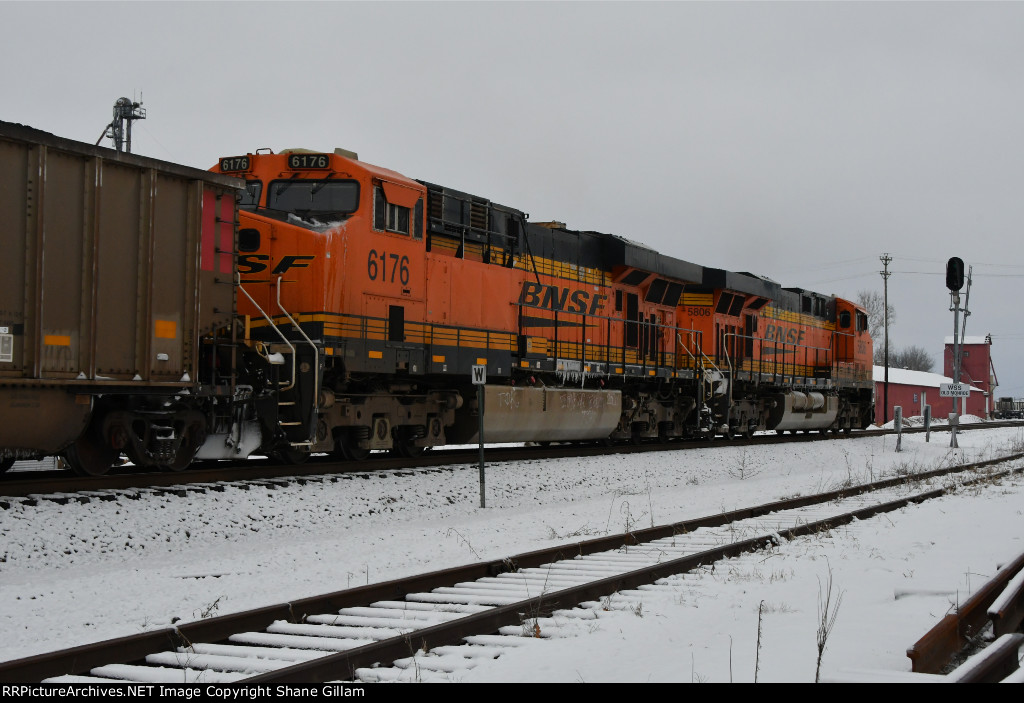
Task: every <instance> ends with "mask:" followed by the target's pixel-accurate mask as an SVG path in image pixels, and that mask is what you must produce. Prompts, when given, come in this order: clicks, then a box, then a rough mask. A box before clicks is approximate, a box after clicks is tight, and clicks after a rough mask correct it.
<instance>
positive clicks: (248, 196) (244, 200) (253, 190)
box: [238, 181, 263, 208]
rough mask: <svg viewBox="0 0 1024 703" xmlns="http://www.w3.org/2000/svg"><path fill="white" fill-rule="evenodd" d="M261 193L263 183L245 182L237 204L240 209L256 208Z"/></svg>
mask: <svg viewBox="0 0 1024 703" xmlns="http://www.w3.org/2000/svg"><path fill="white" fill-rule="evenodd" d="M261 192H263V181H246V182H245V192H243V193H242V195H241V197H240V198H239V200H238V204H239V205H240V206H241V207H249V208H254V207H258V206H259V204H260V193H261Z"/></svg>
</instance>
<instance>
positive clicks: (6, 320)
mask: <svg viewBox="0 0 1024 703" xmlns="http://www.w3.org/2000/svg"><path fill="white" fill-rule="evenodd" d="M193 174H194V175H193ZM190 176H191V177H190ZM213 179H217V180H220V181H226V179H223V178H220V177H217V176H211V175H209V174H206V173H205V172H202V171H198V170H195V169H186V168H184V167H180V166H175V165H172V164H166V165H164V164H163V162H157V161H154V160H152V159H144V158H141V157H134V156H131V155H117V154H115V153H113V152H110V151H109V150H107V149H100V148H98V147H90V146H89V145H85V144H80V143H78V142H72V141H69V140H62V139H59V138H56V137H53V136H52V135H47V134H45V133H42V132H37V131H35V130H30V129H26V128H22V127H20V126H17V125H8V124H6V123H0V184H2V186H3V187H2V189H0V191H2V196H0V197H2V198H3V200H2V201H0V203H2V209H0V218H2V219H0V227H2V232H3V241H4V253H5V255H4V257H3V261H2V263H0V267H2V268H0V279H2V280H0V327H8V328H9V329H10V330H11V333H12V334H13V336H14V338H15V340H14V341H15V343H14V353H13V358H12V360H11V361H10V362H8V363H2V362H0V374H2V375H3V376H7V377H14V378H24V379H26V380H27V379H49V380H65V381H72V382H87V381H88V382H100V383H109V382H111V381H115V382H116V381H124V382H129V383H132V382H135V383H137V382H138V381H150V380H152V381H167V382H174V383H177V382H180V379H181V378H182V376H183V374H184V373H186V372H193V371H194V369H195V366H196V364H197V363H198V361H197V357H198V354H197V351H198V344H197V340H196V335H197V332H209V331H212V330H213V329H214V328H216V327H219V326H226V325H228V324H230V320H231V311H232V308H233V299H234V291H233V287H232V286H231V280H232V276H233V273H232V271H233V262H232V260H233V257H232V254H231V251H232V248H233V242H234V240H233V236H234V190H233V189H232V188H230V187H228V186H227V185H226V183H220V184H216V185H214V184H212V183H204V182H203V181H205V180H213ZM204 189H205V190H206V195H205V196H204ZM204 199H208V200H210V201H211V202H212V204H213V206H214V212H211V213H210V215H211V216H213V220H214V222H213V227H214V229H215V231H213V232H212V233H211V234H212V235H213V237H214V238H215V240H216V245H217V247H218V254H219V256H218V257H217V259H218V261H217V266H216V267H215V270H211V271H209V272H202V274H205V275H202V274H200V272H199V271H198V261H197V259H198V250H199V246H200V236H201V231H200V230H201V218H202V217H203V210H204ZM207 209H209V208H207ZM225 245H226V246H225ZM225 260H226V261H225Z"/></svg>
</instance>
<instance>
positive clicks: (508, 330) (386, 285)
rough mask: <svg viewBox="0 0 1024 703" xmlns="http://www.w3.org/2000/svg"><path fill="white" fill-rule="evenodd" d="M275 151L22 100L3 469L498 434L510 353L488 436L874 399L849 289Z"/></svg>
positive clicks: (847, 425) (715, 426)
mask: <svg viewBox="0 0 1024 703" xmlns="http://www.w3.org/2000/svg"><path fill="white" fill-rule="evenodd" d="M263 151H264V150H260V151H259V152H257V153H255V154H246V155H244V156H235V157H227V158H223V159H221V160H220V163H219V164H218V166H217V167H215V168H214V169H212V171H213V172H212V173H211V172H203V171H197V170H195V169H188V168H185V167H181V166H177V165H174V164H167V163H165V162H160V161H157V160H154V159H147V158H144V157H138V156H134V155H131V154H119V153H115V152H113V151H111V150H109V149H103V148H100V147H93V146H90V145H85V144H80V143H77V142H71V141H69V140H63V139H59V138H56V137H53V136H52V135H46V134H44V133H40V132H37V131H35V130H29V129H27V128H22V127H20V126H17V125H8V124H6V123H0V179H3V183H4V185H5V188H3V189H0V190H2V192H3V193H4V197H5V198H6V200H5V201H4V205H5V206H4V208H2V209H0V233H2V234H3V237H4V241H5V249H7V251H8V252H10V255H8V256H6V257H5V258H4V259H3V260H0V265H2V266H3V267H4V269H3V271H0V273H3V276H0V470H2V469H6V468H9V467H10V465H11V464H12V463H13V461H14V460H15V459H18V458H28V457H40V456H46V455H61V456H63V457H65V459H66V460H67V462H68V464H69V465H70V466H71V467H72V468H73V469H75V470H76V471H77V472H79V473H83V474H102V473H105V472H106V471H107V470H109V468H110V466H111V465H112V464H114V463H116V462H117V457H118V456H119V455H120V454H124V455H126V456H127V457H128V458H129V459H130V460H131V461H132V462H133V463H134V464H135V465H136V466H138V467H142V468H146V467H153V468H163V469H171V470H180V469H183V468H185V467H187V466H188V465H189V464H190V463H191V462H192V461H193V460H195V459H210V460H213V459H227V458H242V457H246V456H249V455H252V454H270V455H272V456H274V457H276V458H278V459H281V460H285V461H290V462H299V461H302V460H303V459H304V458H305V457H307V456H309V455H310V454H311V453H317V452H331V453H337V454H338V455H340V456H343V457H346V458H348V459H360V458H363V457H365V456H367V455H368V454H369V453H370V452H371V451H374V450H390V451H394V452H397V453H400V454H402V455H406V456H414V455H417V454H419V453H421V452H423V451H424V450H426V449H428V448H430V447H434V446H440V445H444V444H461V443H470V442H474V441H476V440H477V432H478V422H479V413H480V412H481V408H480V407H478V402H477V394H476V392H475V386H474V380H477V381H480V380H484V378H483V376H484V375H485V376H486V383H485V384H484V393H483V396H484V406H483V409H482V410H483V419H484V437H485V439H486V441H488V442H526V441H531V442H551V441H601V442H613V441H644V440H653V439H660V440H669V439H674V438H684V437H710V436H715V435H724V436H727V437H732V436H733V435H736V434H740V435H749V434H751V433H752V432H754V431H756V430H765V429H768V430H771V429H774V430H776V431H780V432H781V431H786V430H790V431H799V430H805V431H806V430H819V431H822V432H824V431H833V432H838V431H841V430H842V431H849V430H850V429H852V428H860V427H865V426H866V425H867V424H868V423H869V422H870V420H871V418H872V416H873V391H872V388H873V386H872V382H871V358H872V350H871V340H870V337H869V336H868V332H867V324H866V315H865V313H864V311H863V310H862V309H860V308H858V307H857V306H855V305H854V304H853V303H851V302H849V301H846V300H842V299H839V298H835V297H832V296H823V295H819V294H816V293H812V292H809V291H804V290H800V289H794V288H789V289H784V288H781V287H780V286H779V285H778V284H777V283H775V282H773V281H771V280H769V279H766V278H761V277H758V276H754V275H751V274H746V273H733V272H728V271H723V270H720V269H712V268H705V267H702V266H699V265H696V264H692V263H689V262H686V261H682V260H679V259H675V258H672V257H669V256H665V255H663V254H659V253H658V252H655V251H653V250H651V249H649V248H647V247H645V246H643V245H641V244H637V243H635V242H633V241H630V240H628V239H625V238H623V237H619V236H615V235H610V234H602V233H599V232H580V231H572V230H569V229H567V228H566V227H565V226H564V225H562V224H561V223H557V222H548V223H532V222H529V221H528V218H527V215H525V214H524V213H523V212H522V211H520V210H516V209H514V208H510V207H505V206H502V205H498V204H495V203H493V202H491V201H489V200H486V199H484V198H479V197H476V196H473V195H469V194H467V193H464V192H460V191H456V190H452V189H450V188H446V187H442V186H438V185H434V184H432V183H427V182H423V181H416V180H412V179H409V178H406V177H404V176H402V175H401V174H399V173H396V172H394V171H390V170H387V169H383V168H379V167H376V166H372V165H370V164H367V163H364V162H361V161H359V160H358V159H357V158H356V156H355V154H351V153H349V152H343V151H341V150H338V151H336V152H335V153H315V152H308V151H304V150H291V151H286V152H282V153H279V154H274V153H263ZM7 196H9V197H7ZM8 243H9V244H11V245H13V246H11V247H9V248H8V247H7V246H6V245H7V244H8ZM4 282H7V283H8V284H6V285H5V284H4ZM481 372H482V373H481ZM474 373H476V374H478V375H477V377H476V378H475V379H474V376H473V374H474Z"/></svg>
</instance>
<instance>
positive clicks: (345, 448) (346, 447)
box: [335, 436, 370, 461]
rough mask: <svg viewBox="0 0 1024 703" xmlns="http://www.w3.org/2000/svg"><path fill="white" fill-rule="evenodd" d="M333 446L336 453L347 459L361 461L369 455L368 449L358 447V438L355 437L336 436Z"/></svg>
mask: <svg viewBox="0 0 1024 703" xmlns="http://www.w3.org/2000/svg"><path fill="white" fill-rule="evenodd" d="M335 446H336V448H337V451H338V453H339V454H341V456H342V457H343V458H344V459H347V460H348V461H363V460H364V459H366V458H367V457H368V456H370V450H369V449H363V448H362V447H360V446H359V440H357V439H355V438H349V437H346V436H341V437H338V439H337V442H336V443H335Z"/></svg>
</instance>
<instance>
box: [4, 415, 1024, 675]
mask: <svg viewBox="0 0 1024 703" xmlns="http://www.w3.org/2000/svg"><path fill="white" fill-rule="evenodd" d="M958 438H959V444H960V448H959V449H958V450H950V449H949V435H948V433H947V432H941V433H933V434H932V437H931V442H929V443H925V441H924V435H923V434H914V435H906V436H905V437H904V438H903V449H904V451H903V452H901V453H898V454H897V453H896V452H895V451H894V450H895V439H894V438H893V437H884V438H882V437H878V438H854V439H846V440H842V441H827V442H813V443H805V444H798V445H790V446H778V447H744V446H743V445H742V444H739V443H736V444H726V443H722V444H721V445H720V446H716V447H714V448H712V449H702V450H695V449H688V450H679V451H669V452H659V453H648V454H643V455H632V456H612V457H608V458H597V457H590V458H578V459H558V460H551V461H526V462H520V463H495V464H489V465H488V466H487V488H488V495H487V505H488V507H487V508H486V509H481V508H480V507H479V504H480V498H479V492H478V488H479V477H478V473H477V468H476V467H475V466H460V467H452V468H450V469H446V470H443V471H440V472H435V473H421V474H417V475H411V476H396V475H393V474H378V475H374V476H373V477H371V478H360V477H354V478H351V479H347V480H342V481H339V482H337V483H329V484H308V485H305V486H297V485H296V486H292V487H287V488H277V489H265V488H254V489H252V490H242V489H237V488H227V489H226V490H225V491H223V492H208V493H205V494H189V496H188V497H187V498H179V497H176V496H170V497H157V496H149V497H143V498H140V499H138V500H130V499H127V498H119V499H118V500H116V501H111V502H100V501H94V502H91V503H89V504H86V505H82V504H79V503H69V504H68V505H57V504H53V503H49V502H43V503H41V504H40V505H39V506H38V507H23V506H15V507H12V508H11V509H9V510H4V511H0V628H2V630H3V632H5V633H6V635H7V636H6V637H4V638H3V639H2V640H0V661H6V660H9V659H15V658H20V657H23V656H28V655H31V654H35V653H40V652H45V651H49V650H53V649H57V648H62V647H70V646H74V645H79V644H85V643H88V642H93V641H97V640H101V639H107V638H111V637H118V636H122V635H128V634H134V633H137V632H141V631H143V630H147V629H156V628H163V627H168V626H170V625H171V624H172V623H174V622H178V621H179V620H180V621H190V620H195V619H199V618H202V617H210V616H213V615H223V614H226V613H230V612H235V611H239V610H245V609H249V608H255V607H258V606H263V605H269V604H274V603H281V602H285V601H288V600H292V599H296V598H301V597H306V596H312V595H316V594H320V593H326V592H330V591H334V590H338V589H342V588H346V587H349V586H357V585H361V584H365V583H368V582H377V581H382V580H387V579H392V578H397V577H400V576H404V575H409V574H413V573H418V572H422V571H425V570H431V569H440V568H445V567H449V566H456V565H459V564H464V563H467V562H472V561H477V560H481V559H496V558H501V557H505V556H509V555H511V554H516V553H520V552H526V551H530V550H534V549H539V548H541V547H545V546H550V545H555V544H560V543H565V542H569V541H574V540H581V539H587V538H589V537H595V536H599V535H604V534H608V533H619V532H622V531H623V530H626V529H631V528H641V527H650V526H651V525H654V524H662V523H668V522H673V521H678V520H683V519H687V518H694V517H698V516H701V515H706V514H711V513H718V512H721V511H724V510H730V509H734V508H739V507H744V506H748V505H753V504H758V503H763V502H767V501H771V500H777V499H781V498H786V497H791V496H795V495H800V494H807V493H813V492H816V491H819V490H824V489H828V488H837V487H840V486H842V485H844V484H847V483H854V484H858V483H864V482H867V481H870V480H873V479H878V478H882V477H886V476H890V475H897V474H905V473H913V472H916V471H921V470H926V469H931V468H935V467H937V466H940V465H947V464H950V463H962V462H964V461H970V460H975V459H982V458H990V457H992V456H995V455H1002V454H1006V453H1009V452H1010V451H1013V450H1020V449H1021V448H1022V447H1024V431H1022V430H1020V429H986V430H973V431H970V432H963V433H960V434H959V435H958ZM0 494H2V487H0ZM1022 497H1024V481H1022V480H1020V479H1015V480H1013V481H1004V482H1001V483H1000V484H998V485H989V486H986V487H984V488H979V489H974V488H968V489H961V490H960V491H958V492H957V493H956V494H954V495H951V496H947V497H945V498H942V499H940V500H937V501H932V502H929V503H928V504H926V505H923V506H916V507H911V508H906V509H904V510H901V511H899V512H896V513H891V514H888V515H885V516H880V517H877V518H874V519H871V520H867V521H864V522H861V523H856V524H854V525H851V526H848V527H844V528H840V529H838V530H836V531H834V532H832V533H830V534H828V535H819V536H815V537H809V538H801V539H797V540H793V541H792V542H789V543H786V544H783V545H782V547H781V548H779V549H778V550H775V551H773V552H772V553H763V554H758V555H748V556H745V557H741V558H738V559H733V560H728V561H725V562H721V563H719V564H718V565H716V567H715V569H714V570H710V569H709V570H706V571H704V572H702V573H700V574H691V575H687V576H684V577H679V578H676V579H670V580H669V581H667V582H666V583H667V584H675V587H674V588H665V589H659V590H658V591H657V592H651V593H650V594H645V595H643V596H642V597H640V598H613V599H611V600H610V601H607V602H605V603H600V604H591V606H592V610H593V611H594V615H595V617H594V619H593V620H590V621H588V622H587V623H586V624H585V626H583V625H580V626H575V627H569V626H562V625H564V623H563V624H560V623H559V621H558V619H557V618H556V619H555V620H552V621H550V622H545V623H543V625H544V628H543V629H542V632H543V633H544V634H545V635H558V636H557V637H550V638H544V639H541V640H534V641H531V643H530V644H529V645H528V646H524V647H519V648H516V650H515V651H514V652H510V653H509V654H507V655H504V656H502V657H501V658H500V659H498V660H496V661H488V662H486V663H485V664H481V665H480V666H478V667H477V668H476V669H474V670H472V671H471V672H470V673H469V674H459V675H457V676H448V675H440V676H437V677H434V676H432V675H429V674H427V673H425V672H417V673H416V675H415V678H417V679H418V680H435V678H436V679H439V680H454V681H567V682H572V681H586V682H595V681H673V682H677V681H678V682H687V681H713V682H725V681H730V680H732V681H752V680H754V676H755V669H756V672H757V674H756V675H757V678H758V680H759V681H813V680H814V677H815V669H816V659H817V650H816V646H815V640H816V631H817V626H818V615H817V610H818V598H819V593H821V591H822V589H823V587H824V585H825V584H826V583H827V580H828V578H829V575H830V574H831V578H832V581H833V600H835V599H836V598H837V597H838V595H839V593H840V592H842V595H843V598H842V601H841V603H840V607H839V610H838V613H837V616H836V623H835V627H834V630H833V632H832V635H831V637H830V639H829V642H828V647H827V649H826V651H825V654H824V657H823V661H822V675H823V677H824V678H829V677H841V676H842V675H843V674H842V672H844V671H846V670H848V669H872V670H880V671H909V669H910V661H909V659H907V657H906V653H905V650H906V648H907V647H909V646H910V645H912V644H913V643H914V642H915V641H916V640H917V639H918V638H919V637H920V636H921V635H922V634H924V632H925V631H927V630H928V629H929V628H930V627H931V626H932V625H933V624H935V623H936V622H937V621H938V620H939V619H940V618H941V617H942V616H943V615H944V614H945V613H946V612H947V611H948V610H949V609H950V608H951V607H953V606H954V605H955V604H956V603H957V602H961V601H963V600H964V599H965V598H966V596H967V595H969V593H970V592H971V589H972V588H976V587H977V586H978V585H980V584H981V583H982V582H983V581H984V580H985V579H986V578H987V577H988V576H990V575H991V574H992V573H993V572H994V571H995V569H996V567H997V565H999V564H1001V563H1004V562H1006V561H1008V560H1009V559H1011V558H1012V557H1013V556H1015V555H1016V554H1018V553H1020V552H1022V551H1024V529H1022V525H1024V521H1022V517H1024V500H1022ZM759 611H760V613H761V639H760V644H761V647H760V652H758V648H757V643H758V637H757V630H758V616H759Z"/></svg>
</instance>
